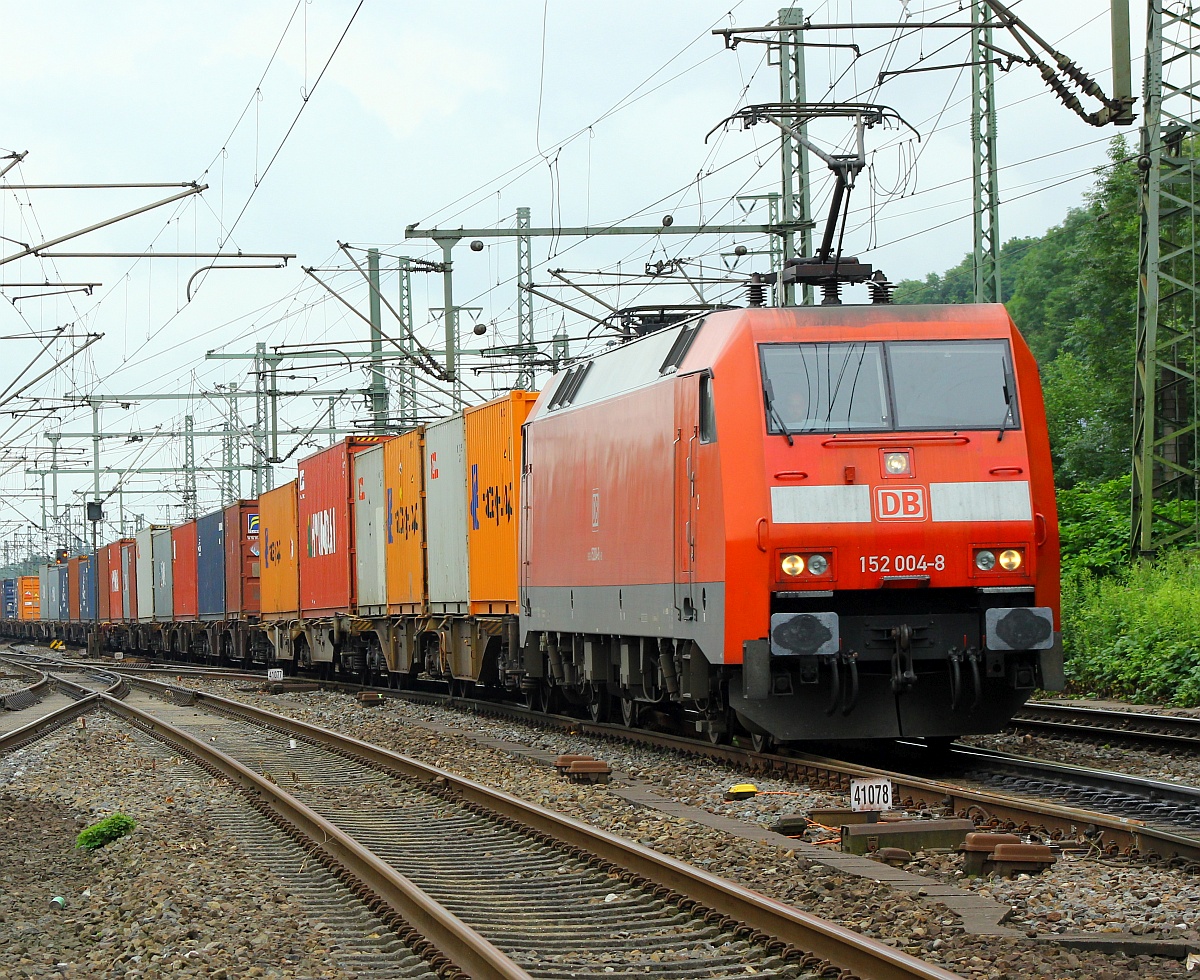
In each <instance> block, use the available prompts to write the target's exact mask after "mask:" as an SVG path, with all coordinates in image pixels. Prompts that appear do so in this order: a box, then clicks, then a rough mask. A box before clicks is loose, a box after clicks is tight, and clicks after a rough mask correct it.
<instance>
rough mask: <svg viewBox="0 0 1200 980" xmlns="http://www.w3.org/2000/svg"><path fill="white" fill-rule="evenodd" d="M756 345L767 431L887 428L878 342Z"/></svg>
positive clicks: (842, 430) (862, 430)
mask: <svg viewBox="0 0 1200 980" xmlns="http://www.w3.org/2000/svg"><path fill="white" fill-rule="evenodd" d="M759 350H760V353H761V359H762V374H763V397H764V402H765V403H766V412H767V431H768V432H771V433H773V434H778V433H782V432H784V431H785V430H786V431H787V432H790V433H792V434H797V433H802V432H875V431H879V430H881V429H889V428H891V419H890V417H889V411H888V400H887V387H886V385H885V383H884V372H883V354H882V345H881V344H878V343H841V344H765V345H763V346H762V347H760V348H759Z"/></svg>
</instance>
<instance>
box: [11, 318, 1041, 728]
mask: <svg viewBox="0 0 1200 980" xmlns="http://www.w3.org/2000/svg"><path fill="white" fill-rule="evenodd" d="M1058 561H1059V559H1058V529H1057V519H1056V512H1055V503H1054V489H1053V482H1052V477H1051V468H1050V451H1049V444H1048V439H1047V431H1046V419H1045V412H1044V408H1043V404H1042V396H1041V392H1040V388H1039V382H1038V375H1037V366H1036V364H1035V362H1034V359H1033V357H1032V355H1031V353H1030V351H1029V348H1028V347H1027V346H1026V344H1025V342H1024V341H1023V340H1022V338H1021V336H1020V334H1019V333H1018V331H1017V329H1016V327H1015V326H1014V324H1013V322H1012V320H1011V319H1010V318H1009V316H1008V314H1007V312H1006V311H1005V309H1004V307H1002V306H999V305H978V306H945V307H941V306H892V305H882V304H881V305H872V306H863V307H854V306H820V307H799V308H787V309H764V308H749V309H731V310H723V311H717V312H711V313H708V314H706V315H703V316H699V317H696V318H694V319H691V320H687V321H683V322H679V323H676V324H674V325H672V326H669V327H667V328H665V329H661V330H658V331H656V332H653V333H648V334H647V335H645V336H643V337H640V338H638V339H636V340H633V341H631V342H628V343H624V344H621V345H619V346H614V347H611V348H609V349H607V350H605V351H604V352H603V353H601V354H599V355H597V356H594V357H590V358H587V359H584V360H579V361H577V362H575V363H573V364H572V365H571V366H569V367H567V368H566V369H565V370H562V371H559V372H558V373H556V374H555V375H554V377H553V378H552V379H551V380H550V381H549V383H548V385H547V386H546V388H545V389H544V390H543V391H542V392H541V393H540V394H534V393H531V392H524V391H513V392H510V393H509V394H507V395H505V396H503V397H501V398H497V399H494V400H492V401H490V402H488V403H486V404H483V405H479V406H475V407H472V408H467V409H465V410H463V411H462V412H460V413H458V414H455V415H453V416H451V417H450V418H447V419H445V420H442V421H439V422H436V423H432V424H429V425H424V426H418V427H415V428H413V429H410V430H408V431H405V432H402V433H400V434H399V435H396V436H392V437H384V436H381V437H352V438H347V439H345V440H343V441H342V442H339V443H337V444H335V445H333V446H331V447H330V448H328V449H325V450H324V451H322V452H319V453H317V454H316V455H314V456H311V457H309V458H308V459H305V460H303V461H302V462H301V463H300V464H299V468H298V473H297V477H296V479H295V480H293V481H291V482H290V483H287V484H285V485H283V486H280V487H277V488H275V489H272V490H270V491H269V492H266V493H264V494H263V495H262V496H261V497H260V498H259V499H258V500H257V501H240V502H238V503H236V504H234V505H232V506H229V507H226V508H225V509H224V510H222V511H218V512H216V513H213V514H210V515H207V516H205V517H201V518H200V519H199V520H197V521H192V522H189V523H187V524H184V525H182V526H179V527H174V528H165V527H163V528H145V529H143V530H141V531H139V532H138V533H137V535H136V536H135V537H134V538H132V539H125V540H121V541H117V542H113V543H111V544H109V545H108V546H106V547H105V548H102V549H100V550H99V551H98V552H97V553H96V554H95V555H81V556H76V557H74V558H72V559H70V560H69V561H68V562H67V563H66V565H65V566H62V567H55V566H46V567H45V568H43V569H42V574H41V577H40V580H39V579H38V578H33V579H32V580H29V579H21V580H20V581H18V582H15V583H14V584H13V586H12V587H11V590H12V592H13V595H14V597H15V605H16V606H19V608H16V610H15V615H12V616H10V615H9V612H8V610H9V606H8V605H6V606H5V616H6V617H8V618H7V619H6V620H5V622H4V627H5V629H6V630H7V632H8V633H9V634H10V635H23V636H30V637H38V638H42V639H51V638H61V639H64V640H67V641H75V642H80V643H87V644H88V645H89V646H90V647H91V648H92V649H93V650H106V649H107V650H123V651H128V652H130V653H139V654H144V655H151V656H157V657H162V658H164V659H175V658H179V659H199V660H202V661H206V662H209V663H232V664H261V665H275V664H282V665H284V666H286V667H288V668H289V669H292V670H295V671H310V672H317V673H326V674H332V673H335V672H336V673H340V674H344V675H350V676H353V677H364V678H368V679H376V680H378V681H383V682H387V683H391V684H393V685H404V684H408V683H410V682H412V681H414V680H416V679H417V678H425V679H430V678H433V679H440V680H442V681H444V682H446V683H448V684H449V685H450V687H451V689H452V690H453V691H457V692H462V691H465V690H466V689H467V688H468V687H473V688H475V689H478V690H481V691H482V690H484V689H487V690H491V691H494V692H497V693H501V692H507V693H508V694H509V695H514V696H520V697H523V698H525V699H526V700H527V701H528V702H529V703H530V704H531V705H534V706H536V707H539V708H541V709H544V710H549V709H552V708H557V707H560V706H575V708H577V709H578V710H580V711H586V712H587V713H589V714H590V715H591V716H592V717H593V718H595V719H602V718H605V717H608V716H610V714H611V715H612V716H613V717H614V718H615V717H617V716H619V717H620V718H621V719H622V720H623V721H624V722H625V723H627V724H629V725H636V724H639V723H644V722H645V721H647V720H648V719H649V718H650V716H651V715H653V717H654V720H655V722H656V723H658V724H661V723H664V721H673V722H674V723H675V724H678V725H680V726H682V727H684V728H686V729H688V730H690V731H692V732H694V733H697V734H700V735H702V736H706V737H708V738H710V739H712V740H713V741H720V740H723V739H725V738H727V737H728V736H729V735H730V734H732V733H749V734H750V735H751V736H752V737H753V740H754V742H755V744H756V745H759V746H763V745H765V744H768V743H770V742H772V741H779V742H792V741H802V740H813V739H821V740H825V739H862V738H893V737H897V736H922V737H925V738H927V739H931V740H937V739H943V738H946V737H949V736H956V735H960V734H964V733H972V732H986V731H993V730H996V729H998V728H999V727H1001V726H1002V725H1003V724H1004V723H1005V721H1007V719H1008V718H1009V717H1010V716H1011V714H1012V713H1013V712H1014V711H1015V710H1016V709H1017V708H1018V707H1019V706H1020V705H1021V704H1022V703H1023V701H1024V700H1025V698H1026V697H1027V696H1028V694H1029V693H1030V692H1031V691H1032V690H1034V689H1035V688H1038V687H1041V688H1046V689H1051V690H1055V689H1060V688H1061V687H1062V684H1063V672H1062V652H1061V641H1060V633H1059V608H1058V606H1059V600H1058V590H1059V565H1058ZM6 588H7V587H6ZM5 594H6V595H7V593H5ZM30 594H33V595H34V597H33V599H32V604H30V601H29V599H28V597H29V595H30ZM22 597H24V598H22Z"/></svg>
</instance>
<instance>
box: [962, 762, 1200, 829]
mask: <svg viewBox="0 0 1200 980" xmlns="http://www.w3.org/2000/svg"><path fill="white" fill-rule="evenodd" d="M950 759H951V761H952V762H953V763H954V764H955V765H956V766H958V767H961V773H960V775H961V778H963V779H967V780H971V781H973V782H978V783H981V784H985V785H988V786H993V787H995V788H998V789H1002V790H1004V791H1006V792H1014V793H1020V794H1023V795H1034V796H1038V797H1045V798H1059V799H1061V800H1062V801H1063V802H1065V803H1067V804H1069V805H1072V806H1079V807H1088V808H1089V809H1095V810H1098V811H1100V812H1102V813H1109V814H1116V815H1118V816H1122V817H1126V818H1129V819H1132V820H1141V821H1144V822H1146V823H1147V824H1148V825H1151V826H1154V827H1159V828H1164V829H1173V830H1177V831H1180V832H1183V833H1186V834H1189V835H1190V836H1193V837H1200V789H1198V788H1196V787H1191V786H1182V785H1178V784H1175V783H1167V782H1162V781H1161V780H1154V779H1145V778H1142V777H1139V776H1128V775H1124V774H1122V773H1114V772H1107V771H1102V770H1098V769H1087V768H1083V767H1080V766H1073V765H1067V764H1063V763H1051V762H1045V761H1042V760H1037V759H1027V758H1023V757H1021V756H1015V755H1010V754H1008V753H1005V752H997V751H994V750H991V749H980V748H972V747H966V746H954V747H953V749H952V750H951V755H950Z"/></svg>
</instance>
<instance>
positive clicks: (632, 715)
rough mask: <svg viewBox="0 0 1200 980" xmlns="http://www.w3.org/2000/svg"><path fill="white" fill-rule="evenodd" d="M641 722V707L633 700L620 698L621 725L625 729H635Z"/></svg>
mask: <svg viewBox="0 0 1200 980" xmlns="http://www.w3.org/2000/svg"><path fill="white" fill-rule="evenodd" d="M641 720H642V706H641V705H640V704H638V703H637V702H636V701H634V700H633V698H621V724H623V725H624V726H625V727H626V728H637V727H638V724H639V723H640V722H641Z"/></svg>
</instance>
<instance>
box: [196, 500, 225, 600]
mask: <svg viewBox="0 0 1200 980" xmlns="http://www.w3.org/2000/svg"><path fill="white" fill-rule="evenodd" d="M196 592H197V606H198V610H197V611H198V612H199V615H200V618H201V619H202V620H213V619H224V618H225V512H224V511H221V510H219V511H217V512H216V513H215V514H206V515H205V516H204V517H201V518H200V519H199V520H198V521H196Z"/></svg>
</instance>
